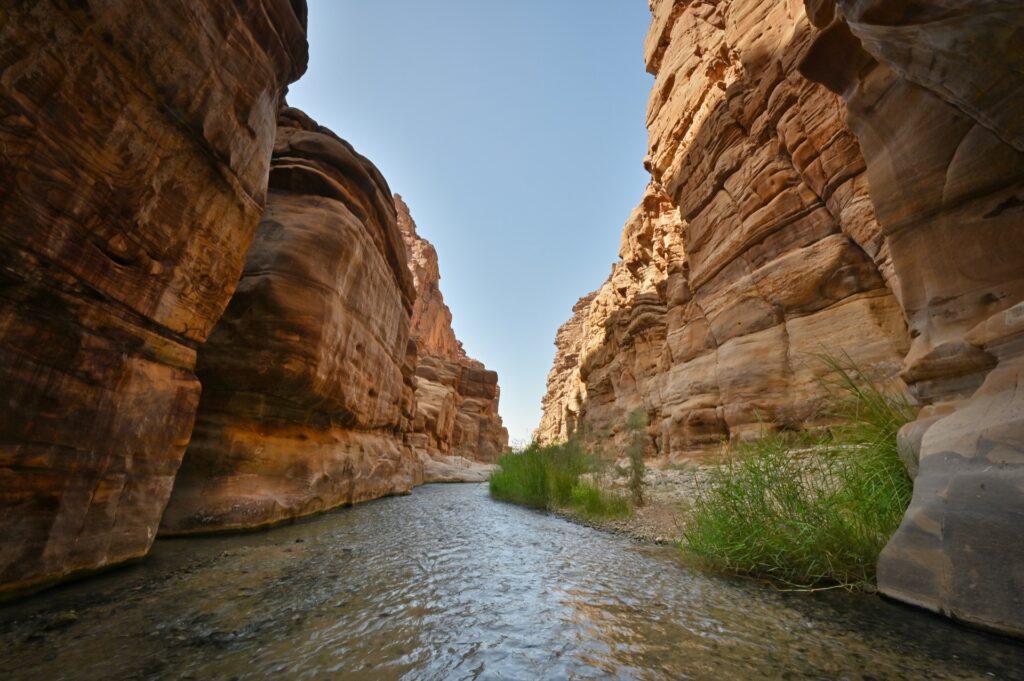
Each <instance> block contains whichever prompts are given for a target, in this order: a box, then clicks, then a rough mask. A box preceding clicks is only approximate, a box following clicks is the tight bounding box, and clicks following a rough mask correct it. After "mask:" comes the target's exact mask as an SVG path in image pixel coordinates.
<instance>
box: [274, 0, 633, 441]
mask: <svg viewBox="0 0 1024 681" xmlns="http://www.w3.org/2000/svg"><path fill="white" fill-rule="evenodd" d="M649 20H650V15H649V13H648V9H647V2H646V0H504V1H502V0H309V42H310V67H309V71H308V72H307V73H306V75H305V76H304V77H303V78H302V80H301V81H299V82H298V83H297V84H295V85H293V86H292V88H291V92H290V94H289V97H288V99H289V103H290V104H291V105H292V106H297V107H299V108H301V109H303V110H304V111H306V112H307V113H308V114H309V115H310V116H312V117H313V118H314V119H316V120H317V121H318V122H319V123H320V124H321V125H325V126H327V127H329V128H331V129H332V130H334V132H336V133H337V134H338V135H340V136H341V137H343V138H345V139H347V140H348V141H349V142H351V143H352V145H353V146H355V148H356V149H357V150H358V151H359V152H360V153H362V154H363V155H364V156H366V157H367V158H369V159H370V160H371V161H373V162H374V163H375V164H376V165H377V167H378V168H380V169H381V171H382V172H383V173H384V176H385V177H386V178H387V180H388V183H389V184H390V185H391V189H392V191H394V192H397V193H399V194H401V195H402V196H403V197H404V198H405V200H406V201H407V202H408V204H409V207H410V209H411V211H412V214H413V218H414V219H415V220H416V224H417V226H418V228H419V232H420V234H421V235H422V236H424V237H425V238H427V239H429V240H430V241H431V242H432V243H433V244H434V245H435V246H436V247H437V251H438V254H439V257H440V266H441V290H442V292H443V293H444V297H445V300H446V301H447V303H448V306H449V307H450V308H451V310H452V314H453V316H454V325H455V332H456V334H457V335H458V336H459V338H460V339H461V340H462V341H463V343H464V344H465V347H466V351H467V352H468V353H469V354H470V355H471V356H473V357H476V358H477V359H479V360H481V361H482V362H484V363H485V364H486V365H487V366H488V367H489V368H491V369H495V370H496V371H498V374H499V377H500V383H501V389H502V399H501V414H502V417H503V418H504V419H505V424H506V426H508V429H509V433H510V436H511V438H512V439H513V441H516V440H526V439H528V438H529V436H530V432H531V431H532V430H533V428H534V427H536V425H537V423H538V421H539V420H540V412H541V409H540V400H541V397H542V396H543V394H544V390H545V384H546V380H547V374H548V371H549V369H550V368H551V363H552V360H553V358H554V345H553V341H554V337H555V331H556V330H557V328H558V327H559V326H560V325H561V324H562V323H563V322H564V321H565V320H566V319H568V317H569V315H570V313H571V311H572V306H573V304H574V303H575V302H576V300H577V299H578V298H580V297H581V296H583V295H584V294H586V293H588V292H590V291H592V290H594V289H596V288H597V287H598V286H599V285H600V284H601V283H602V282H603V281H604V279H605V278H606V277H607V276H608V273H609V271H610V268H611V264H612V262H614V261H615V260H616V259H617V253H618V247H619V237H620V234H621V231H622V226H623V223H624V222H625V220H626V218H627V217H628V216H629V212H630V211H631V210H632V208H633V206H635V205H636V204H637V203H638V202H639V200H640V198H641V195H642V193H643V189H644V186H645V184H646V182H647V174H646V173H645V171H644V169H643V165H642V164H643V157H644V153H645V151H646V148H647V133H646V130H645V128H644V114H645V109H646V104H647V94H648V91H649V89H650V86H651V77H650V76H648V75H647V74H646V73H645V72H644V64H643V39H644V35H645V33H646V31H647V26H648V23H649Z"/></svg>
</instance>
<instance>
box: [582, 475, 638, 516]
mask: <svg viewBox="0 0 1024 681" xmlns="http://www.w3.org/2000/svg"><path fill="white" fill-rule="evenodd" d="M572 507H573V508H574V509H575V510H576V511H578V512H579V513H580V515H583V516H584V517H588V518H628V517H629V516H630V515H631V514H632V513H633V508H632V507H631V506H630V504H629V499H627V498H626V497H624V496H621V495H618V494H615V493H613V492H608V491H606V490H603V489H601V488H600V487H598V486H596V485H593V484H590V483H586V482H580V483H577V484H576V486H575V487H573V488H572Z"/></svg>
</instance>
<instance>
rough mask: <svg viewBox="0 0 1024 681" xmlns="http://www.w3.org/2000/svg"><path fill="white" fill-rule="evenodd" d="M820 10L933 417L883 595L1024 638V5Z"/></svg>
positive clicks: (815, 65) (824, 45) (860, 3)
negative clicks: (898, 287) (864, 163)
mask: <svg viewBox="0 0 1024 681" xmlns="http://www.w3.org/2000/svg"><path fill="white" fill-rule="evenodd" d="M808 4H809V6H810V7H811V9H812V15H814V16H815V18H816V23H817V24H818V27H819V29H820V33H819V34H818V37H817V41H816V43H815V46H814V49H813V51H812V52H811V53H810V54H809V55H808V56H807V58H806V59H805V60H804V62H803V64H802V70H803V72H804V73H805V74H806V75H807V76H808V77H809V78H812V79H814V80H817V81H819V82H821V83H824V84H826V85H827V86H828V87H830V88H831V89H833V90H834V91H835V92H837V93H839V94H841V95H842V96H843V97H844V98H845V99H846V104H847V107H848V111H849V114H848V120H849V124H850V127H851V129H852V130H853V131H854V132H855V133H856V134H857V136H858V138H859V139H860V144H861V147H862V149H863V150H864V157H865V158H866V160H867V176H868V180H869V183H870V185H871V197H872V199H873V201H874V204H875V206H876V209H877V215H878V220H879V222H880V224H881V225H882V229H883V233H884V235H885V237H886V239H887V241H888V243H889V245H890V249H891V252H892V262H893V265H894V267H895V271H896V273H897V275H898V279H899V283H900V294H901V297H902V300H903V304H904V307H905V309H906V314H907V318H908V320H909V323H910V329H911V335H912V337H913V342H912V344H911V347H910V352H909V354H908V355H907V357H906V363H905V367H904V370H903V377H904V379H905V380H906V382H907V384H908V385H909V386H910V389H911V391H912V392H913V393H914V395H915V396H916V397H917V398H918V399H919V400H920V401H921V403H922V404H923V405H924V408H923V409H922V411H921V415H920V417H919V420H918V421H917V422H915V423H912V424H910V425H908V426H907V427H905V429H904V430H903V431H902V432H901V446H902V449H903V451H904V453H905V455H906V457H907V460H908V463H909V464H910V467H911V470H913V471H916V472H917V475H916V479H915V483H914V497H913V501H912V502H911V506H910V510H909V511H908V512H907V515H906V517H905V518H904V521H903V524H902V526H901V527H900V529H899V531H898V533H897V534H896V536H895V537H894V538H893V540H892V541H891V542H890V543H889V545H888V546H887V547H886V549H885V551H884V552H883V554H882V557H881V560H880V562H879V575H878V578H879V587H880V589H881V590H882V591H883V592H884V593H886V594H888V595H890V596H893V597H895V598H898V599H900V600H904V601H908V602H910V603H914V604H917V605H921V606H924V607H927V608H930V609H932V610H937V611H941V612H944V613H946V614H949V615H951V616H953V617H956V618H959V619H963V620H967V621H970V622H973V623H976V624H980V625H982V626H986V627H991V628H994V629H997V630H1000V631H1005V632H1009V633H1013V634H1016V635H1018V636H1024V542H1021V539H1020V533H1021V527H1022V526H1024V525H1022V523H1024V387H1022V386H1024V302H1022V301H1024V118H1022V116H1021V113H1022V112H1024V75H1022V74H1024V7H1022V6H1021V4H1020V3H1017V2H1001V1H999V0H942V1H941V2H931V3H920V2H909V1H907V0H885V2H882V1H881V0H857V1H852V0H851V1H842V2H838V3H837V2H833V0H819V1H817V2H809V3H808Z"/></svg>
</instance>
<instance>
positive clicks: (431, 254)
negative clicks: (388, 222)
mask: <svg viewBox="0 0 1024 681" xmlns="http://www.w3.org/2000/svg"><path fill="white" fill-rule="evenodd" d="M395 206H396V208H397V210H398V225H399V227H400V229H401V230H402V236H403V237H404V239H405V245H406V249H407V250H408V252H409V267H410V269H411V271H412V275H413V280H414V282H415V286H416V304H415V306H414V308H413V315H412V336H413V338H414V340H415V341H416V344H417V350H418V358H419V361H418V364H417V366H416V417H415V422H414V423H413V428H412V432H411V433H410V434H409V435H408V440H409V442H410V443H411V444H412V445H413V447H414V449H415V450H416V452H417V454H418V455H419V456H420V458H421V459H423V460H424V461H425V462H426V463H427V465H428V467H430V460H439V461H446V460H448V459H449V458H451V457H458V458H461V459H466V460H469V461H483V462H492V461H494V460H495V459H497V457H498V455H499V454H500V453H501V452H502V451H504V450H505V449H506V448H507V447H508V431H507V430H506V429H505V428H504V426H503V425H502V422H501V416H499V415H498V403H499V399H500V389H499V387H498V374H497V373H495V372H494V371H488V370H487V369H486V367H484V365H483V364H481V363H480V362H478V361H476V360H474V359H472V358H470V357H468V356H467V355H466V353H465V351H464V350H463V348H462V343H461V342H460V341H459V340H458V339H457V338H456V336H455V331H454V330H453V329H452V314H451V311H450V310H449V309H448V306H447V305H446V304H445V302H444V296H442V295H441V289H440V285H439V284H440V280H441V274H440V269H439V266H438V260H437V251H436V250H435V249H434V247H433V245H431V243H430V242H429V241H427V240H426V239H423V238H422V237H420V236H419V234H417V232H416V223H415V222H414V221H413V219H412V215H411V214H410V213H409V207H408V206H407V205H406V203H405V201H403V200H402V197H401V196H398V195H396V196H395Z"/></svg>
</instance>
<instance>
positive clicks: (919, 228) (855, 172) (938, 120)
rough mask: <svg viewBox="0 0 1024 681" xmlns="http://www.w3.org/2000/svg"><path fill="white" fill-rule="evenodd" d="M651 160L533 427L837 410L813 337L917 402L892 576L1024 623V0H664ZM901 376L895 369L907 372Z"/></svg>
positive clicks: (664, 441)
mask: <svg viewBox="0 0 1024 681" xmlns="http://www.w3.org/2000/svg"><path fill="white" fill-rule="evenodd" d="M651 10H652V13H653V23H652V27H651V31H650V34H649V36H648V40H647V43H646V47H645V50H646V60H647V65H648V69H649V70H650V72H651V73H653V74H654V75H655V78H656V80H655V84H654V87H653V91H652V94H651V98H650V102H649V107H648V119H647V124H648V128H649V131H650V149H649V154H648V157H647V159H646V162H645V163H646V166H647V168H648V169H649V170H650V172H651V176H652V184H651V186H650V188H649V189H648V191H647V194H646V195H645V197H644V200H643V202H642V203H641V206H640V208H639V209H638V210H637V211H636V212H635V213H634V214H633V216H632V217H631V218H630V221H629V223H628V224H627V226H626V231H625V234H624V236H623V244H622V248H621V251H620V256H621V259H620V261H619V262H618V263H617V264H616V265H615V266H614V268H613V271H612V275H611V277H610V278H609V280H608V281H607V282H606V283H605V284H604V285H603V286H602V287H601V288H600V289H598V291H596V292H595V293H593V294H590V295H589V296H587V297H585V298H583V299H582V300H581V301H580V303H578V304H577V306H576V307H575V308H574V316H573V318H572V319H571V320H570V321H569V322H568V323H566V325H565V326H563V327H562V329H560V330H559V333H558V336H557V338H556V346H557V356H556V359H555V366H554V368H553V369H552V372H551V375H550V377H549V382H548V394H547V396H546V397H545V400H544V418H543V421H542V423H541V426H540V428H539V429H538V432H537V435H538V437H539V438H540V439H542V440H557V439H560V438H564V437H566V436H567V435H568V434H570V433H572V432H575V431H579V430H583V431H584V432H587V433H591V434H594V435H603V434H604V433H606V432H610V433H612V434H613V435H614V433H615V431H616V429H617V428H618V427H619V425H620V424H621V423H622V422H623V421H624V420H625V415H626V414H627V413H628V412H629V411H631V410H633V409H637V408H640V409H643V410H644V411H646V412H647V414H648V415H649V417H650V419H651V428H650V435H651V450H652V454H657V455H660V456H663V457H668V458H673V459H676V458H680V457H686V456H691V455H698V456H699V454H700V452H702V451H708V449H709V448H708V445H712V444H714V443H716V442H718V441H721V440H725V439H728V438H734V437H745V436H748V435H752V434H755V433H756V432H758V431H759V430H761V428H762V424H761V423H759V421H762V420H763V422H764V423H763V425H764V426H767V427H774V428H801V427H804V426H807V425H810V424H813V423H814V422H815V420H816V418H817V404H818V401H819V400H820V397H821V393H820V391H819V389H818V388H817V386H816V383H815V381H816V379H817V378H818V377H819V376H820V375H821V374H822V369H823V367H822V366H821V365H820V363H817V362H816V361H815V360H814V359H813V354H814V353H816V352H822V351H827V352H831V353H848V354H849V355H850V356H851V358H852V359H853V360H854V361H856V362H857V363H858V364H860V366H862V367H866V368H867V369H868V370H869V372H870V373H873V374H875V375H876V376H879V377H889V376H893V375H894V374H895V373H896V372H897V371H898V372H899V380H901V381H902V382H903V383H904V384H905V386H906V387H908V388H909V390H910V392H911V394H912V395H913V396H914V398H915V399H916V400H917V401H918V402H919V403H920V404H921V405H922V409H921V413H920V416H919V418H918V420H917V421H916V422H914V423H912V424H909V425H908V426H906V427H905V428H904V429H903V430H902V431H901V433H900V448H901V452H902V455H903V456H904V458H905V460H906V462H907V465H908V469H909V471H910V472H911V474H912V475H913V476H915V484H914V496H913V501H912V503H911V507H910V509H909V511H908V512H907V514H906V517H905V519H904V521H903V524H902V526H901V527H900V529H899V531H898V532H897V534H896V535H895V537H894V538H893V539H892V541H891V542H890V543H889V545H888V546H887V547H886V549H885V551H884V552H883V554H882V556H881V558H880V561H879V573H878V581H879V587H880V589H881V590H882V592H883V593H886V594H888V595H890V596H892V597H894V598H897V599H900V600H903V601H907V602H909V603H913V604H916V605H919V606H923V607H926V608H929V609H932V610H935V611H939V612H942V613H944V614H947V615H950V616H953V617H956V618H958V619H961V620H964V621H968V622H971V623H974V624H977V625H980V626H984V627H988V628H991V629H995V630H998V631H1002V632H1006V633H1011V634H1015V635H1018V636H1020V635H1024V600H1022V599H1024V573H1021V567H1020V566H1021V565H1024V544H1021V542H1020V541H1019V537H1018V535H1019V528H1020V526H1021V522H1022V521H1024V391H1022V390H1021V384H1022V380H1021V376H1022V371H1024V302H1022V301H1024V127H1022V123H1021V120H1022V119H1021V116H1020V113H1021V111H1022V110H1024V76H1022V75H1021V74H1024V49H1022V48H1021V45H1024V7H1022V6H1021V5H1020V3H1018V2H1011V1H1008V0H981V1H980V2H975V1H968V0H940V1H937V2H927V3H925V2H916V1H913V0H807V3H806V7H805V6H804V4H803V3H802V2H797V1H795V0H786V1H784V2H768V1H766V0H731V1H728V2H726V1H718V2H714V1H700V0H698V1H696V2H691V1H689V0H686V1H683V0H653V1H652V3H651ZM894 380H896V379H894Z"/></svg>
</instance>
